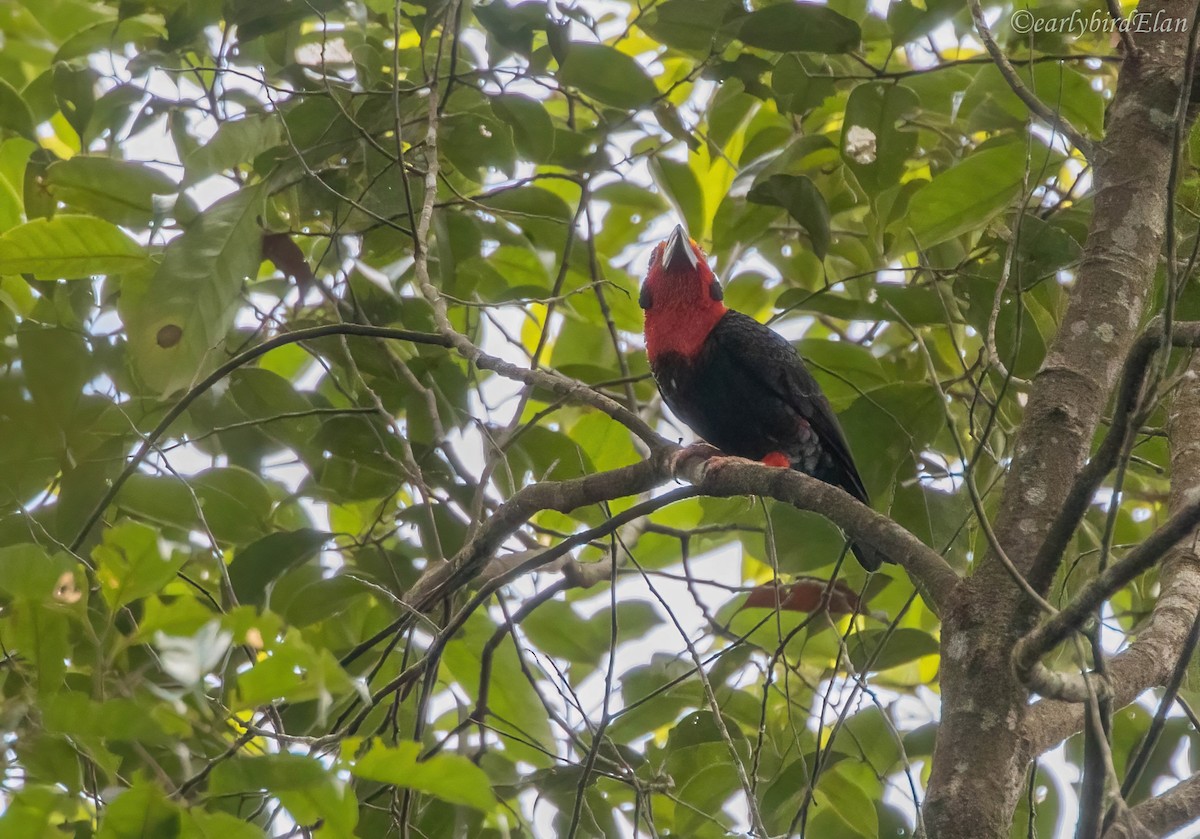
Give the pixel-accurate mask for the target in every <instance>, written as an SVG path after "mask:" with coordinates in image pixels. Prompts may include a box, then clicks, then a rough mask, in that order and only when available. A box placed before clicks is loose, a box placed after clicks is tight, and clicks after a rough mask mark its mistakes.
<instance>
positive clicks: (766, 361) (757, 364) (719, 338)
mask: <svg viewBox="0 0 1200 839" xmlns="http://www.w3.org/2000/svg"><path fill="white" fill-rule="evenodd" d="M709 338H710V341H711V345H712V350H713V351H714V352H719V353H722V354H723V355H724V356H725V357H727V358H728V359H729V360H730V361H731V362H732V364H733V365H735V366H736V367H737V368H738V369H739V370H740V372H741V374H742V375H744V376H746V377H747V378H748V379H752V380H754V381H755V382H757V383H758V384H759V385H761V386H762V387H763V388H765V389H767V390H768V391H770V392H771V393H772V394H773V395H774V396H775V397H776V398H777V399H779V400H780V401H782V402H783V403H785V404H786V405H788V406H790V407H791V408H792V409H793V410H795V411H796V412H797V413H798V414H799V415H800V416H802V417H803V418H804V420H805V421H806V422H807V423H808V424H809V426H810V427H811V428H812V430H813V431H814V432H816V434H817V437H818V438H819V439H820V441H821V443H822V447H823V448H824V449H825V451H826V452H827V453H828V454H829V456H830V457H831V458H832V460H833V462H834V472H835V475H833V476H830V477H832V478H834V480H831V481H830V482H831V483H835V484H837V485H838V486H840V487H841V488H842V489H844V490H846V492H848V493H850V494H851V495H853V496H855V497H857V498H858V499H859V500H860V501H862V502H863V503H864V504H869V503H870V501H869V500H868V496H867V490H866V487H864V486H863V482H862V478H861V477H860V476H859V474H858V469H857V468H856V467H855V465H854V459H853V457H851V455H850V446H849V445H848V444H847V443H846V437H845V435H844V434H843V433H842V427H841V425H840V424H839V423H838V420H837V415H836V414H834V412H833V408H832V406H830V404H829V400H828V399H826V398H825V394H824V393H822V392H821V387H820V385H818V384H817V380H816V379H814V378H813V377H812V374H811V373H809V372H808V368H807V367H805V366H804V362H803V361H802V360H801V359H800V355H799V354H798V353H797V352H796V348H795V347H793V346H792V345H791V342H789V341H788V340H787V339H786V338H784V337H783V336H782V335H780V334H779V333H778V332H776V331H775V330H773V329H771V328H770V327H768V326H764V325H763V324H761V323H759V322H758V321H756V320H755V319H754V318H752V317H749V316H748V315H744V314H742V313H741V312H735V311H733V310H730V311H729V312H727V313H726V314H725V316H724V317H723V318H721V320H720V321H719V322H718V323H717V325H716V326H715V327H714V328H713V331H712V333H711V334H710V336H709ZM817 477H821V476H817Z"/></svg>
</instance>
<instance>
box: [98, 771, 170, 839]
mask: <svg viewBox="0 0 1200 839" xmlns="http://www.w3.org/2000/svg"><path fill="white" fill-rule="evenodd" d="M180 820H181V812H180V809H179V807H178V805H176V804H174V803H173V802H171V801H169V800H168V799H167V796H166V793H164V792H163V791H162V790H161V789H159V788H158V786H157V785H155V784H151V783H149V782H146V781H137V782H135V783H134V785H133V786H132V787H130V788H129V789H127V790H124V791H123V792H121V793H120V794H119V795H117V797H116V798H112V799H109V801H108V804H107V806H105V808H104V815H103V817H102V818H101V819H100V830H99V832H98V833H97V834H96V839H146V838H147V837H149V836H154V837H156V839H159V837H161V839H172V837H176V836H179V830H180Z"/></svg>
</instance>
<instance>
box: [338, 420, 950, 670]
mask: <svg viewBox="0 0 1200 839" xmlns="http://www.w3.org/2000/svg"><path fill="white" fill-rule="evenodd" d="M679 452H680V449H679V447H678V446H675V445H673V444H667V445H665V446H661V447H658V448H656V449H655V450H654V451H653V452H652V453H651V456H650V458H649V459H648V460H644V461H642V462H640V463H635V464H633V465H632V466H625V467H622V468H620V469H613V470H611V471H608V472H599V473H596V474H594V475H585V476H583V477H581V478H574V479H572V480H568V481H543V482H541V483H536V484H531V485H529V486H527V487H525V488H524V489H521V490H520V491H518V492H517V493H516V494H515V495H513V497H512V498H510V499H509V500H508V501H506V502H505V503H503V504H502V505H500V507H499V508H498V509H497V510H496V512H495V513H494V514H493V515H492V516H491V517H490V518H488V519H487V521H485V522H484V523H483V525H482V526H481V527H480V528H479V530H478V531H477V532H476V534H475V536H474V538H472V539H471V540H470V541H469V542H468V543H467V544H466V545H464V546H463V547H462V549H461V550H460V551H459V552H458V553H457V554H456V555H455V556H454V557H452V558H451V559H450V560H449V561H447V562H446V563H445V564H443V565H439V566H437V567H435V568H431V569H430V570H429V571H426V572H425V574H424V575H422V577H421V578H420V579H419V580H418V581H417V582H416V583H415V584H414V585H413V587H412V589H410V590H409V592H408V594H407V595H406V596H405V598H404V601H405V603H406V604H407V605H408V606H410V607H412V609H413V610H416V611H422V610H425V609H428V608H429V607H430V606H431V605H432V604H434V603H436V602H437V601H438V600H440V599H441V598H443V597H445V596H447V595H448V594H451V593H453V592H454V591H457V590H458V589H460V588H461V587H463V586H465V585H467V584H468V583H470V582H471V581H472V580H474V579H475V578H476V577H477V576H478V575H479V574H480V572H481V571H482V570H483V569H484V567H485V566H486V564H487V563H488V561H489V560H490V559H491V557H492V556H493V555H494V554H495V552H496V551H497V550H498V549H499V548H500V546H501V545H503V544H504V542H505V540H507V539H508V538H509V537H510V536H512V535H513V534H514V533H515V532H516V531H517V530H518V529H519V528H520V527H522V526H523V525H524V524H525V523H526V522H527V521H529V519H530V518H532V517H533V516H534V515H535V514H537V513H538V512H540V511H542V510H557V511H559V512H563V513H569V512H571V511H572V510H575V509H578V508H579V507H583V506H586V505H589V504H597V503H600V502H603V501H612V500H615V499H618V498H624V497H627V496H630V495H637V494H639V493H643V492H649V491H650V490H652V489H654V488H656V487H658V486H661V485H663V484H665V483H667V482H668V481H670V480H672V479H674V478H675V477H676V474H678V475H679V477H683V478H686V479H687V480H689V481H690V482H691V483H693V484H695V485H696V486H697V488H698V489H699V491H700V493H701V494H703V495H713V496H731V495H760V496H765V497H768V498H774V499H776V500H777V501H783V502H785V503H788V504H792V505H793V506H795V507H796V508H798V509H801V510H809V511H812V512H815V513H819V514H821V515H823V516H825V517H826V518H828V519H829V520H830V521H832V522H833V523H834V524H836V525H838V526H839V527H841V528H842V529H843V530H845V531H846V532H847V533H848V534H849V536H850V537H851V538H852V539H853V540H854V541H856V542H864V543H866V544H868V545H870V546H871V547H873V548H876V549H877V550H879V551H880V552H882V553H883V554H884V555H886V556H887V557H888V558H889V559H891V560H893V561H894V562H896V563H897V564H899V565H900V566H901V567H903V568H904V569H905V570H906V571H907V572H908V573H909V575H910V576H911V577H912V578H913V580H914V581H915V582H916V583H917V584H918V585H919V586H920V587H921V590H922V593H923V594H924V595H925V596H926V597H928V598H929V599H930V601H931V604H932V606H933V607H934V608H935V609H937V608H941V606H942V605H943V604H945V603H946V602H948V600H949V597H950V593H951V592H952V591H953V589H954V587H955V586H956V585H957V584H958V581H959V577H958V575H957V574H956V573H955V572H954V570H953V569H952V568H951V567H950V566H949V565H948V564H947V563H946V561H945V560H944V559H943V558H942V557H941V556H940V555H939V554H938V553H937V552H936V551H934V550H933V549H932V548H930V547H929V546H928V545H926V544H924V543H923V542H922V541H921V540H920V539H918V538H917V537H916V536H914V535H913V534H911V533H909V532H908V531H907V530H905V529H904V528H903V527H901V526H900V525H898V524H896V523H895V522H894V521H892V520H891V519H890V518H888V517H887V516H885V515H883V514H882V513H878V512H876V511H875V510H872V509H871V508H870V507H867V506H866V505H864V504H862V503H860V502H859V501H857V500H856V499H854V498H852V497H851V496H849V495H847V494H846V493H845V492H843V491H842V490H840V489H838V488H837V487H834V486H831V485H829V484H826V483H824V482H823V481H819V480H817V479H816V478H813V477H810V476H809V475H805V474H803V473H801V472H795V471H792V470H790V469H777V468H772V467H769V466H764V465H763V464H761V463H755V462H754V461H750V460H742V459H741V458H727V457H721V458H717V459H715V460H712V461H706V460H703V459H700V458H687V457H684V458H680V457H678V454H679ZM713 464H716V465H717V466H716V468H709V467H710V465H713ZM404 620H407V615H406V616H405V617H402V618H400V619H399V620H398V621H396V622H394V623H393V624H392V625H391V626H388V627H385V628H384V629H382V630H380V631H379V632H377V633H376V634H375V635H373V636H372V637H370V638H368V639H366V640H365V641H363V642H362V643H361V644H359V645H358V646H357V647H355V648H354V649H353V650H351V651H350V653H349V654H347V655H346V657H345V658H344V659H343V664H349V663H350V662H351V661H353V660H355V659H356V658H358V657H359V656H360V655H362V654H363V653H364V652H366V651H367V650H369V649H371V648H372V647H373V646H375V644H377V643H379V642H380V641H382V640H383V639H385V638H387V637H389V636H390V635H392V634H393V633H394V632H395V631H396V629H397V628H398V627H399V626H400V625H401V623H402V622H403V621H404Z"/></svg>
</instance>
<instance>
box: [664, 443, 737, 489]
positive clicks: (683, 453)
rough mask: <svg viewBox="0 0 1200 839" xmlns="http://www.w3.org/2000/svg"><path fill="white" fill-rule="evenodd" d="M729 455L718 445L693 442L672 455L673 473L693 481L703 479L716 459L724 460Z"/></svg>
mask: <svg viewBox="0 0 1200 839" xmlns="http://www.w3.org/2000/svg"><path fill="white" fill-rule="evenodd" d="M726 457H727V455H725V454H724V452H722V451H721V450H720V449H718V448H717V447H716V446H712V445H709V444H708V443H692V444H691V445H690V446H685V447H684V448H682V449H680V450H679V451H677V452H675V453H674V454H672V455H671V459H670V468H671V474H672V475H674V476H675V477H677V478H679V477H688V478H689V480H692V481H693V483H696V482H698V480H697V479H703V477H704V475H706V474H707V473H708V470H709V469H711V468H712V467H713V466H714V465H716V464H715V462H714V461H718V460H724V459H726Z"/></svg>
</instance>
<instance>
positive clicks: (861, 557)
mask: <svg viewBox="0 0 1200 839" xmlns="http://www.w3.org/2000/svg"><path fill="white" fill-rule="evenodd" d="M850 552H851V553H852V554H854V558H855V559H857V560H858V564H859V565H861V566H862V567H863V568H866V569H867V570H868V571H878V570H879V566H880V565H882V564H883V563H884V562H886V561H887V557H885V556H884V555H883V554H881V553H880V552H879V551H877V550H875V549H874V548H872V547H870V546H868V545H863V544H860V543H858V542H851V543H850Z"/></svg>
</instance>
